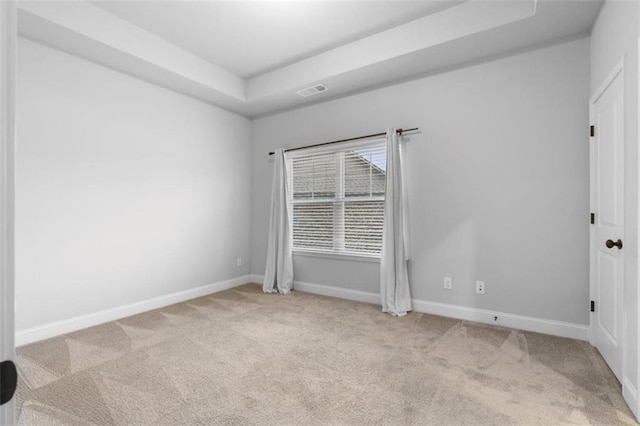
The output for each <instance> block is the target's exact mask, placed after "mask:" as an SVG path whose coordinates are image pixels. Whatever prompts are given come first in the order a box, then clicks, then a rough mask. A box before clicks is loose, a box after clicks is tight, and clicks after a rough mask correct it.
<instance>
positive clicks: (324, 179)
mask: <svg viewBox="0 0 640 426" xmlns="http://www.w3.org/2000/svg"><path fill="white" fill-rule="evenodd" d="M316 152H317V151H316ZM288 161H290V163H289V167H290V172H291V173H290V174H289V179H291V182H290V188H292V194H291V195H292V198H291V205H292V213H293V247H294V248H308V249H319V250H327V251H331V252H349V253H362V254H379V253H380V251H381V247H382V221H383V215H384V190H385V179H386V176H385V175H386V144H385V143H384V142H383V141H380V140H376V141H372V142H371V143H370V144H367V145H358V147H357V148H355V147H354V148H351V149H344V148H343V149H339V146H336V150H335V151H331V152H327V151H325V152H324V153H321V154H306V155H305V154H304V152H302V151H299V152H298V153H296V154H295V155H292V156H291V157H290V159H289V160H288Z"/></svg>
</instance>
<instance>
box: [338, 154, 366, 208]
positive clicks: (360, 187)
mask: <svg viewBox="0 0 640 426" xmlns="http://www.w3.org/2000/svg"><path fill="white" fill-rule="evenodd" d="M366 157H369V158H366ZM366 157H365V156H364V155H362V154H359V153H357V152H354V151H349V152H345V154H344V196H345V197H368V196H370V195H371V162H370V161H369V160H370V157H371V156H370V155H367V156H366Z"/></svg>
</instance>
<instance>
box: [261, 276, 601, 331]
mask: <svg viewBox="0 0 640 426" xmlns="http://www.w3.org/2000/svg"><path fill="white" fill-rule="evenodd" d="M252 277H255V278H256V279H260V278H261V277H260V276H259V275H252ZM257 281H258V282H262V280H257ZM293 289H294V290H297V291H302V292H305V293H313V294H319V295H322V296H329V297H337V298H339V299H347V300H354V301H356V302H364V303H371V304H375V305H380V294H378V293H371V292H366V291H360V290H351V289H347V288H341V287H333V286H328V285H322V284H312V283H307V282H302V281H294V283H293ZM412 303H413V310H414V311H415V312H420V313H425V314H432V315H440V316H443V317H449V318H456V319H460V320H465V321H473V322H479V323H485V324H493V325H499V326H502V327H509V328H515V329H518V330H526V331H533V332H536V333H543V334H551V335H554V336H560V337H568V338H570V339H578V340H586V341H589V339H590V338H591V329H590V327H589V326H588V325H586V324H584V325H583V324H575V323H571V322H565V321H556V320H549V319H544V318H535V317H528V316H524V315H516V314H509V313H505V312H498V311H490V310H486V309H478V308H471V307H467V306H460V305H451V304H447V303H439V302H430V301H427V300H421V299H412ZM496 317H497V318H498V319H497V320H495V318H496Z"/></svg>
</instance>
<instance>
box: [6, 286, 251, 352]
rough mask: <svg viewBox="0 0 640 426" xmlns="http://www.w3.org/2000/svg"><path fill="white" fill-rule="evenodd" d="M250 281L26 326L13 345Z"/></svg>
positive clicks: (97, 323)
mask: <svg viewBox="0 0 640 426" xmlns="http://www.w3.org/2000/svg"><path fill="white" fill-rule="evenodd" d="M250 281H251V276H250V275H244V276H241V277H237V278H232V279H230V280H225V281H220V282H217V283H213V284H207V285H204V286H201V287H196V288H191V289H188V290H184V291H180V292H177V293H172V294H167V295H164V296H159V297H156V298H153V299H149V300H144V301H141V302H136V303H131V304H128V305H124V306H118V307H117V308H111V309H106V310H104V311H100V312H94V313H91V314H87V315H81V316H78V317H74V318H69V319H66V320H62V321H56V322H52V323H49V324H44V325H40V326H37V327H32V328H27V329H25V330H19V331H16V335H15V342H16V346H23V345H27V344H29V343H33V342H37V341H39V340H44V339H48V338H50V337H55V336H59V335H61V334H65V333H70V332H72V331H77V330H81V329H83V328H87V327H92V326H94V325H99V324H103V323H105V322H109V321H114V320H117V319H120V318H124V317H128V316H131V315H135V314H139V313H142V312H147V311H150V310H153V309H158V308H163V307H165V306H169V305H173V304H175V303H180V302H184V301H185V300H190V299H195V298H196V297H201V296H206V295H207V294H211V293H217V292H219V291H222V290H227V289H230V288H233V287H238V286H240V285H243V284H246V283H248V282H250Z"/></svg>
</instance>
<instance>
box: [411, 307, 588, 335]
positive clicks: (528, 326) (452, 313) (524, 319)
mask: <svg viewBox="0 0 640 426" xmlns="http://www.w3.org/2000/svg"><path fill="white" fill-rule="evenodd" d="M412 302H413V310H414V311H416V312H421V313H425V314H432V315H440V316H443V317H450V318H456V319H461V320H466V321H474V322H480V323H485V324H494V325H499V326H502V327H509V328H515V329H518V330H525V331H533V332H536V333H543V334H551V335H554V336H560V337H568V338H571V339H578V340H586V341H589V338H590V336H591V329H590V328H589V326H588V325H582V324H574V323H570V322H564V321H556V320H549V319H543V318H536V317H528V316H524V315H516V314H508V313H505V312H497V311H489V310H486V309H478V308H470V307H467V306H459V305H449V304H446V303H438V302H429V301H427V300H420V299H413V301H412Z"/></svg>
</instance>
